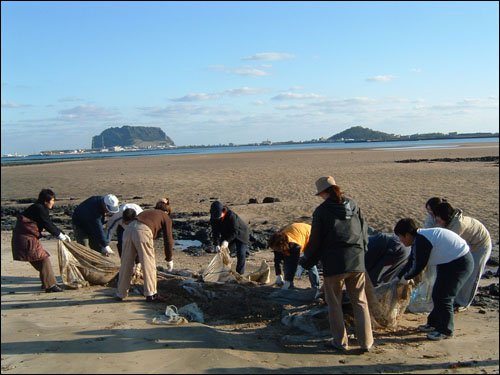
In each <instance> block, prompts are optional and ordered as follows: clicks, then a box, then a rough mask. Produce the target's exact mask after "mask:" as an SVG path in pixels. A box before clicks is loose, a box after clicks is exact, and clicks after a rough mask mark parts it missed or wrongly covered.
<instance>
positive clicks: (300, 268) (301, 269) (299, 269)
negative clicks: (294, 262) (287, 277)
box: [295, 266, 304, 277]
mask: <svg viewBox="0 0 500 375" xmlns="http://www.w3.org/2000/svg"><path fill="white" fill-rule="evenodd" d="M302 272H304V268H302V266H299V267H298V268H297V272H295V277H300V276H302Z"/></svg>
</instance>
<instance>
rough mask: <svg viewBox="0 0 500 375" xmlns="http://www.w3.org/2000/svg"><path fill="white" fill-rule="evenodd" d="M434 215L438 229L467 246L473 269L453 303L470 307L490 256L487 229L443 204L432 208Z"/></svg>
mask: <svg viewBox="0 0 500 375" xmlns="http://www.w3.org/2000/svg"><path fill="white" fill-rule="evenodd" d="M434 215H435V216H436V220H437V222H438V224H439V226H440V227H442V228H446V229H449V230H451V231H453V232H455V233H456V234H458V235H459V236H460V237H462V238H463V239H464V240H465V241H466V242H467V244H468V245H469V248H470V252H471V254H472V258H473V259H474V269H473V271H472V274H471V275H470V277H469V278H468V279H467V281H466V282H465V284H464V285H463V286H462V288H461V289H460V291H459V292H458V294H457V297H456V298H455V303H456V304H457V305H459V306H462V307H464V308H467V307H469V306H470V304H471V303H472V301H473V300H474V297H475V295H476V292H477V288H478V287H479V280H481V276H482V274H483V271H484V267H485V266H486V262H487V261H488V259H489V258H490V255H491V237H490V233H489V232H488V229H486V227H485V226H484V225H483V224H482V223H481V222H480V221H479V220H477V219H474V218H472V217H469V216H465V215H464V214H463V211H462V210H461V209H459V208H454V207H453V206H452V205H451V204H449V203H448V202H443V203H441V204H439V205H438V206H437V207H435V208H434Z"/></svg>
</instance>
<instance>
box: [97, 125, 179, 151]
mask: <svg viewBox="0 0 500 375" xmlns="http://www.w3.org/2000/svg"><path fill="white" fill-rule="evenodd" d="M114 146H121V147H126V146H137V147H148V146H175V144H174V141H172V139H170V137H168V136H167V135H166V134H165V133H164V132H163V130H161V129H160V128H157V127H149V126H127V125H125V126H122V127H121V128H118V127H117V128H108V129H106V130H104V131H103V132H102V133H101V134H99V135H96V136H94V137H92V148H107V147H114Z"/></svg>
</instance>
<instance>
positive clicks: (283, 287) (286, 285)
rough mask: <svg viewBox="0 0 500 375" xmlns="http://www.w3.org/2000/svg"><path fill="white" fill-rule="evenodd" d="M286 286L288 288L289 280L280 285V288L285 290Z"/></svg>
mask: <svg viewBox="0 0 500 375" xmlns="http://www.w3.org/2000/svg"><path fill="white" fill-rule="evenodd" d="M288 288H290V281H285V283H284V284H283V286H282V287H281V289H285V290H287V289H288Z"/></svg>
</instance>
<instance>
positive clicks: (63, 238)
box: [57, 232, 71, 242]
mask: <svg viewBox="0 0 500 375" xmlns="http://www.w3.org/2000/svg"><path fill="white" fill-rule="evenodd" d="M57 238H58V239H60V240H61V241H68V242H71V238H69V236H68V235H67V234H64V233H63V232H61V233H59V236H57Z"/></svg>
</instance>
